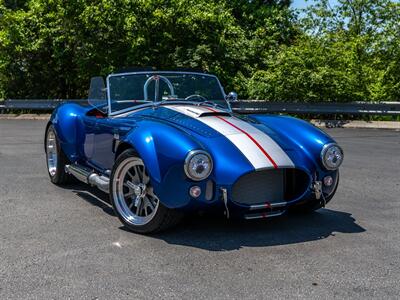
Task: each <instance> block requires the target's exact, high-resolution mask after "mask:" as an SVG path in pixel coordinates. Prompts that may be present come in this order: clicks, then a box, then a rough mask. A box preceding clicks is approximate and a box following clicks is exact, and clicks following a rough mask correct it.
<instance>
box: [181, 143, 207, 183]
mask: <svg viewBox="0 0 400 300" xmlns="http://www.w3.org/2000/svg"><path fill="white" fill-rule="evenodd" d="M184 168H185V173H186V176H187V177H189V178H190V179H192V180H195V181H200V180H203V179H206V178H207V177H208V176H210V174H211V171H212V168H213V162H212V159H211V156H210V155H209V154H208V153H207V152H205V151H201V150H194V151H190V152H189V154H188V155H187V157H186V159H185V167H184Z"/></svg>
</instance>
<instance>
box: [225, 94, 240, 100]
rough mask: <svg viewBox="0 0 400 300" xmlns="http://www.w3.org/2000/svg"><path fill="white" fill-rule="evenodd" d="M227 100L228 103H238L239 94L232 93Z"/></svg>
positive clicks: (227, 96)
mask: <svg viewBox="0 0 400 300" xmlns="http://www.w3.org/2000/svg"><path fill="white" fill-rule="evenodd" d="M225 99H226V101H228V102H236V101H238V94H237V93H236V92H230V93H229V94H228V95H226V97H225Z"/></svg>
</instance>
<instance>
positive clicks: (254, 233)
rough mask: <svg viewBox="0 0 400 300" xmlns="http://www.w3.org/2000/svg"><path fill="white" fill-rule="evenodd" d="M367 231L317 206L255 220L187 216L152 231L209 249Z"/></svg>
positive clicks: (176, 242)
mask: <svg viewBox="0 0 400 300" xmlns="http://www.w3.org/2000/svg"><path fill="white" fill-rule="evenodd" d="M364 231H366V230H365V229H364V228H363V227H361V226H360V225H358V224H357V223H356V220H355V219H354V218H353V217H352V215H351V214H350V213H347V212H341V211H336V210H332V209H320V210H319V211H317V212H314V213H310V214H308V215H302V216H299V215H287V216H283V217H278V218H271V219H263V220H257V221H254V220H252V221H244V220H243V221H240V220H235V221H228V220H224V219H222V218H216V217H195V218H190V219H189V218H188V219H186V220H185V221H184V222H183V223H181V224H179V225H178V226H177V227H176V228H174V229H173V230H171V231H167V232H164V233H160V234H157V235H154V236H153V237H155V238H159V239H162V240H164V241H166V242H167V243H169V244H174V245H184V246H189V247H195V248H200V249H205V250H210V251H229V250H238V249H240V248H242V247H268V246H277V245H288V244H296V243H304V242H309V241H315V240H320V239H324V238H328V237H330V236H334V235H335V234H336V233H337V232H340V233H361V232H364Z"/></svg>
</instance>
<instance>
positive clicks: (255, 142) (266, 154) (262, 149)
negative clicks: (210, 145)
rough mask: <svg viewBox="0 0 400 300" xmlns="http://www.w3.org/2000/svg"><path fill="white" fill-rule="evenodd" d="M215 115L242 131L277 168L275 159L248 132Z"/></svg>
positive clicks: (213, 110)
mask: <svg viewBox="0 0 400 300" xmlns="http://www.w3.org/2000/svg"><path fill="white" fill-rule="evenodd" d="M205 108H206V109H208V110H210V111H212V112H218V111H217V110H215V109H212V108H210V107H205ZM215 117H216V118H218V119H220V120H222V121H224V122H225V123H227V124H229V125H231V126H232V127H234V128H235V129H237V130H239V131H240V132H241V133H244V134H245V135H246V136H247V137H248V138H249V139H250V140H251V141H252V142H253V143H254V144H255V145H256V146H257V147H258V149H260V150H261V152H262V153H263V154H264V155H265V156H266V157H267V158H268V160H269V161H270V162H271V164H272V165H273V166H274V168H275V169H278V165H277V164H276V163H275V161H274V160H273V159H272V157H271V156H270V155H269V154H268V153H267V151H265V150H264V148H263V147H261V145H260V144H259V143H258V142H257V141H256V140H255V139H254V138H253V137H252V136H251V135H250V134H248V133H247V132H246V131H244V130H243V129H241V128H239V127H237V126H236V125H235V124H232V123H231V122H229V121H228V120H225V119H224V118H222V117H220V116H215Z"/></svg>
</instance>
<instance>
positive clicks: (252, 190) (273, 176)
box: [232, 169, 310, 205]
mask: <svg viewBox="0 0 400 300" xmlns="http://www.w3.org/2000/svg"><path fill="white" fill-rule="evenodd" d="M309 181H310V179H309V177H308V175H307V173H305V172H303V171H301V170H298V169H278V170H275V169H268V170H262V171H257V172H252V173H249V174H246V175H244V176H242V177H241V178H239V180H238V181H237V182H236V183H235V185H234V186H233V190H232V200H233V201H234V202H236V203H239V204H245V205H256V204H263V203H266V202H268V203H271V204H272V203H279V202H284V201H290V200H293V199H296V198H298V197H299V196H301V195H302V194H303V193H304V192H305V191H306V189H307V188H308V186H309V184H310V182H309Z"/></svg>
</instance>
